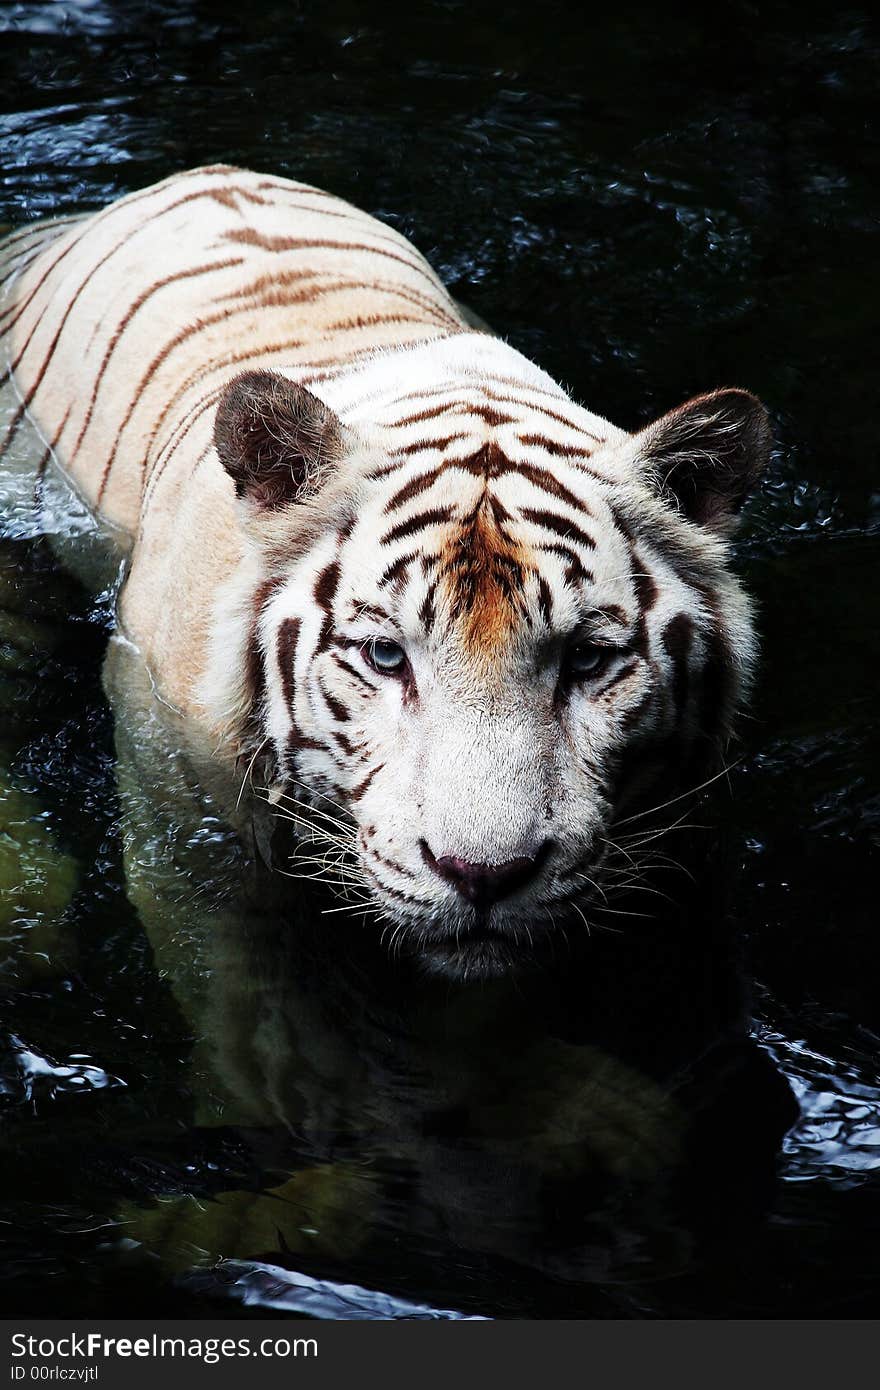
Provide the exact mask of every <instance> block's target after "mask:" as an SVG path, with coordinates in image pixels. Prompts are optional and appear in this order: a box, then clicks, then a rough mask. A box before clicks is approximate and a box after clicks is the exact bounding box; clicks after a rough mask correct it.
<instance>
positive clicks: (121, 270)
mask: <svg viewBox="0 0 880 1390" xmlns="http://www.w3.org/2000/svg"><path fill="white" fill-rule="evenodd" d="M0 263H2V270H3V274H4V276H5V279H6V299H5V307H4V310H3V319H2V322H0V332H2V334H3V338H4V346H5V351H6V354H7V358H8V361H9V363H10V370H11V376H12V379H13V380H14V383H15V389H16V393H17V401H18V406H17V408H16V411H15V413H14V415H13V417H12V424H11V426H10V434H11V435H13V436H14V434H15V431H16V430H17V429H18V427H19V425H20V424H21V423H22V422H23V420H24V419H25V418H26V417H28V416H29V417H30V419H31V420H32V421H33V422H34V423H35V424H36V426H37V428H38V430H39V432H40V434H41V436H42V438H43V440H44V441H45V442H46V455H45V457H44V459H43V460H42V463H43V464H44V465H45V463H46V461H47V459H49V458H50V457H51V458H52V459H54V461H55V463H57V464H58V465H59V466H60V468H61V469H62V470H63V471H64V473H65V474H66V475H67V477H68V478H69V479H70V480H71V482H72V483H73V485H74V487H75V488H76V490H77V492H78V493H79V495H80V496H81V497H83V498H84V499H85V500H86V501H87V502H88V503H89V504H90V505H91V507H92V508H93V510H94V511H95V513H96V514H97V515H98V516H99V517H101V518H102V519H103V520H104V521H106V522H107V523H109V525H110V527H111V528H112V530H113V534H114V535H116V536H117V537H118V538H120V541H121V544H122V545H123V546H124V547H125V548H127V550H128V567H127V573H126V578H125V582H124V584H123V587H122V590H121V593H120V595H119V604H118V612H119V623H120V629H121V632H122V634H124V636H125V638H126V639H127V640H128V641H129V642H130V643H133V644H134V645H135V646H136V647H137V648H138V650H139V651H140V653H141V656H142V659H143V661H144V662H145V664H146V666H147V667H148V669H149V672H150V674H151V678H152V680H153V682H154V684H155V687H156V690H157V692H158V694H159V696H160V697H161V699H162V700H163V701H164V702H166V703H167V704H171V705H172V706H174V707H175V708H176V709H177V710H179V711H180V712H181V714H182V715H183V716H184V717H185V719H186V720H188V721H191V723H192V725H193V726H194V727H196V728H198V729H200V730H202V731H203V732H204V734H205V736H206V737H207V738H209V739H210V740H211V741H212V745H213V747H214V749H215V757H216V758H217V760H218V761H219V762H221V763H222V764H223V765H224V766H227V767H229V768H230V769H238V771H239V773H240V774H241V776H242V777H243V778H244V792H245V795H246V796H248V797H252V798H254V799H255V802H256V801H259V800H261V799H264V800H268V801H269V802H270V803H271V805H272V807H273V812H274V814H275V815H277V816H278V817H279V818H280V819H281V820H283V821H284V822H285V824H286V825H287V826H288V827H289V829H290V831H291V833H292V834H293V835H295V837H296V844H295V846H294V848H293V849H292V851H291V859H290V862H289V864H287V865H286V866H285V872H287V873H291V874H293V875H297V874H301V875H302V876H303V877H309V876H316V877H319V878H321V879H324V880H328V881H330V882H331V883H332V884H334V885H335V886H337V887H338V888H339V889H340V890H341V892H342V893H343V895H344V897H343V901H348V902H349V903H350V904H351V907H352V912H353V913H355V912H360V913H362V914H363V915H364V919H365V921H364V928H365V930H366V929H372V928H371V924H372V923H373V922H374V924H375V925H374V929H375V930H378V931H379V933H380V934H381V936H382V938H383V940H384V941H385V942H386V944H387V946H388V948H389V950H390V951H392V952H394V953H396V952H401V951H405V952H407V953H409V954H412V955H415V956H416V957H417V958H418V959H420V960H421V961H422V962H423V963H424V965H425V966H426V968H428V969H429V970H432V971H442V972H444V973H447V974H450V975H455V976H457V977H467V976H486V975H493V974H499V973H503V972H505V971H507V970H510V969H512V968H514V967H515V966H516V965H517V964H519V963H522V962H523V961H524V960H528V959H534V958H542V957H543V956H544V955H545V954H548V953H549V954H551V955H552V954H553V953H555V952H556V951H557V949H561V944H562V943H563V942H566V941H568V942H570V941H571V940H572V939H573V938H574V937H576V936H583V935H585V934H587V933H588V932H589V931H590V930H591V927H592V926H593V925H594V924H595V925H601V913H602V911H603V909H604V908H605V907H607V906H608V904H609V903H610V902H612V901H613V899H614V896H615V893H616V892H617V891H618V890H619V888H620V886H621V885H622V884H624V883H626V882H627V881H628V879H629V878H630V877H631V876H632V874H633V873H634V872H635V873H640V872H641V871H642V870H643V869H644V867H645V863H644V861H645V858H646V857H647V853H648V852H647V851H646V848H645V842H646V840H647V839H648V838H649V837H648V836H647V835H646V834H645V833H643V832H644V822H640V821H639V819H638V818H639V817H641V816H643V815H644V814H645V813H646V812H648V811H649V810H650V808H651V807H652V806H654V805H660V806H662V805H670V804H672V805H673V811H672V814H670V815H668V817H667V819H669V820H675V819H676V814H675V809H674V806H675V803H676V798H677V797H679V795H681V794H682V793H684V792H686V791H687V790H688V789H689V788H692V787H694V786H696V785H698V784H699V783H700V781H701V780H705V779H706V778H707V777H710V776H711V775H712V772H713V770H714V769H715V768H716V767H717V766H718V765H719V763H720V759H721V757H722V754H723V749H724V746H725V743H726V740H727V739H728V737H729V735H730V732H731V728H732V725H733V721H734V719H735V716H736V713H737V711H738V709H739V708H740V706H741V704H742V703H743V701H744V699H745V697H746V695H747V692H748V686H749V680H750V674H751V671H752V668H753V664H754V659H755V647H756V644H755V634H754V628H753V621H752V614H751V606H750V603H749V600H748V598H747V596H746V594H745V593H744V591H743V588H742V587H741V585H740V583H739V581H738V579H737V578H736V576H735V575H734V573H733V572H732V569H731V567H730V555H729V540H730V536H731V534H732V532H733V530H734V528H735V525H736V519H737V515H738V512H739V510H740V507H741V505H742V503H743V501H744V499H745V498H746V496H747V494H748V492H749V489H750V488H751V487H752V485H753V484H754V482H755V480H756V479H757V478H758V476H759V475H760V473H761V471H762V469H763V468H764V466H765V463H766V460H767V457H768V453H769V449H770V443H771V436H770V429H769V425H768V420H767V414H766V411H765V409H764V407H763V406H762V405H761V403H760V402H759V401H758V400H757V399H756V398H755V397H754V396H752V395H751V394H749V393H748V392H747V391H744V390H739V389H734V388H728V389H721V390H716V391H710V392H707V393H705V394H702V395H699V396H697V397H695V398H694V399H692V400H690V401H688V402H687V403H686V404H685V405H682V406H680V407H678V408H677V409H674V410H672V411H671V412H670V413H669V414H667V415H665V416H663V417H662V418H661V419H659V420H657V421H656V422H654V423H653V424H651V425H649V426H647V427H646V428H643V429H640V430H638V431H636V432H635V433H630V432H627V431H625V430H623V429H620V428H618V427H617V426H615V425H612V424H610V423H609V422H608V421H607V420H605V419H604V418H602V417H601V416H600V415H597V414H594V413H592V412H591V411H589V410H587V409H585V408H583V407H582V406H580V405H578V404H577V403H576V402H574V401H573V400H572V399H571V398H570V397H569V396H568V395H567V393H566V392H565V391H564V389H563V388H562V387H561V386H559V385H558V384H557V383H556V382H555V381H553V380H552V378H550V377H549V376H548V375H547V374H546V373H544V372H543V371H542V370H541V369H540V368H538V367H537V366H535V365H534V364H533V363H531V362H530V361H528V360H527V359H526V358H525V357H523V356H522V355H521V354H520V353H518V352H517V351H516V350H515V349H514V348H512V347H510V346H509V345H508V344H506V343H504V342H502V341H500V340H498V339H496V338H494V337H492V336H491V335H490V334H489V333H485V332H477V331H473V329H472V328H471V327H470V326H469V323H468V321H467V320H466V318H465V316H464V313H463V311H462V310H461V309H460V307H459V306H458V305H456V304H455V302H454V301H453V300H452V299H451V297H450V296H449V294H448V292H447V291H446V290H445V288H444V287H443V285H442V284H441V282H440V281H439V279H438V278H437V276H436V274H435V273H434V272H433V270H432V269H431V268H430V266H429V265H428V264H427V262H426V261H425V260H424V259H423V258H422V257H421V256H420V255H419V253H418V252H417V251H416V249H415V248H414V247H413V246H412V244H411V243H409V242H408V241H406V240H405V239H404V238H403V237H401V236H399V235H398V234H397V233H396V232H393V231H392V230H391V229H390V228H388V227H386V226H383V225H382V224H381V223H379V222H377V221H375V219H373V218H371V217H369V216H368V215H367V214H366V213H364V212H362V211H360V210H359V209H356V208H354V207H351V206H350V205H348V204H346V203H343V202H342V201H341V200H339V199H336V198H334V197H333V196H332V195H330V194H327V193H324V192H322V191H321V190H316V189H313V188H310V187H309V186H308V185H305V184H300V183H296V182H294V181H290V180H285V179H279V178H270V177H267V176H265V175H260V174H252V173H248V172H247V171H243V170H237V169H232V168H230V167H228V166H223V165H217V166H211V167H209V168H206V169H201V170H193V171H190V172H188V173H185V174H180V175H175V176H173V177H172V178H170V179H167V180H165V181H164V182H163V183H161V184H158V185H155V186H154V187H152V188H150V189H146V190H142V191H141V192H139V193H135V194H131V195H129V196H128V197H127V198H123V199H121V200H120V201H119V202H118V203H115V204H113V205H111V206H110V207H109V208H107V209H104V210H103V211H102V212H100V213H98V214H95V215H93V216H89V217H83V218H72V219H61V220H59V221H58V222H56V223H49V224H42V225H41V226H37V227H32V228H29V229H25V230H23V231H22V232H20V233H16V234H15V235H14V236H13V237H11V238H9V239H8V241H7V243H6V245H5V247H4V248H0ZM255 769H259V774H258V775H255V772H254V770H255ZM248 772H250V774H251V775H250V778H249V779H248V777H247V775H246V774H248ZM640 824H641V826H642V830H641V831H640V830H639V828H638V827H639V826H640ZM633 827H636V828H635V830H634V829H633ZM653 833H654V832H653V831H652V832H651V834H653ZM653 843H654V845H655V842H653ZM327 920H328V922H332V921H333V920H334V919H333V918H332V917H328V919H327ZM327 929H328V931H329V930H332V927H330V926H328V928H327Z"/></svg>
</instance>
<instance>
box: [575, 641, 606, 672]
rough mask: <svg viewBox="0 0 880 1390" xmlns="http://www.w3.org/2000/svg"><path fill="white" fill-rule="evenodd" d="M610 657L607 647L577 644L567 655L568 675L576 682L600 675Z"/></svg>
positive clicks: (591, 643) (586, 643)
mask: <svg viewBox="0 0 880 1390" xmlns="http://www.w3.org/2000/svg"><path fill="white" fill-rule="evenodd" d="M610 655H611V653H610V652H609V651H608V648H607V647H597V646H596V645H595V644H594V643H593V642H575V643H574V645H573V646H571V647H569V649H568V652H567V653H566V659H565V665H566V670H567V673H568V675H569V676H571V677H572V678H573V679H574V680H582V679H586V678H587V677H589V676H595V675H598V673H599V672H600V671H601V669H602V667H603V666H604V665H605V664H606V663H607V661H608V660H609V657H610Z"/></svg>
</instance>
